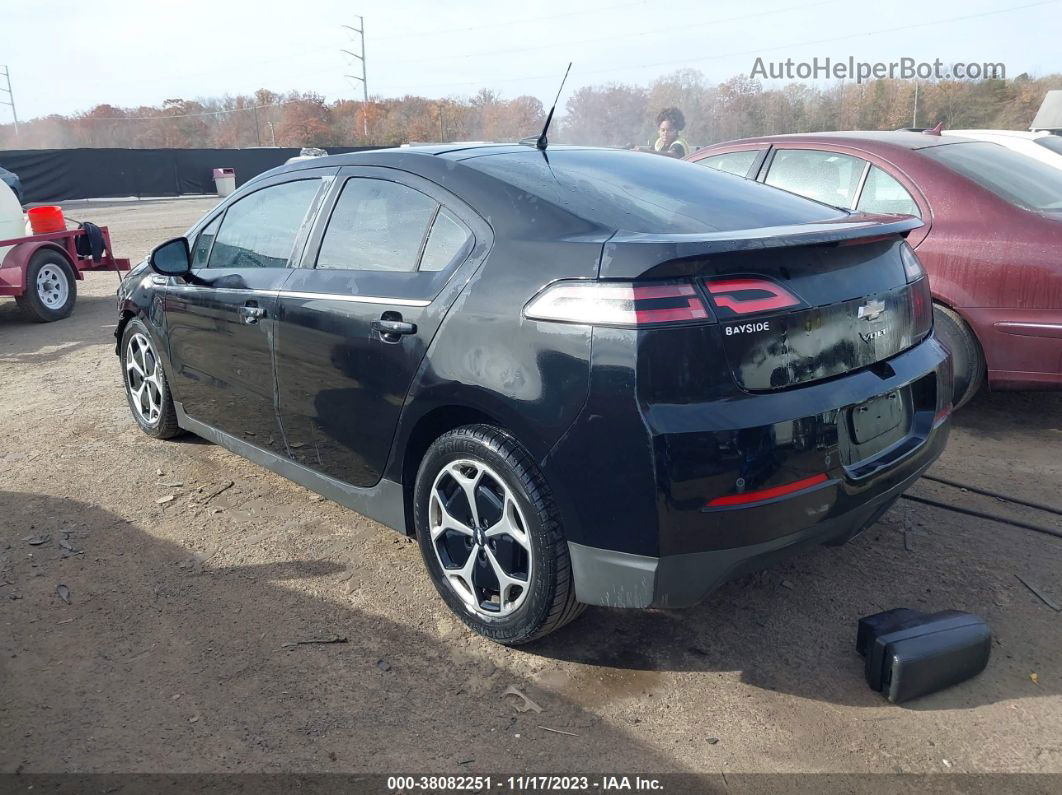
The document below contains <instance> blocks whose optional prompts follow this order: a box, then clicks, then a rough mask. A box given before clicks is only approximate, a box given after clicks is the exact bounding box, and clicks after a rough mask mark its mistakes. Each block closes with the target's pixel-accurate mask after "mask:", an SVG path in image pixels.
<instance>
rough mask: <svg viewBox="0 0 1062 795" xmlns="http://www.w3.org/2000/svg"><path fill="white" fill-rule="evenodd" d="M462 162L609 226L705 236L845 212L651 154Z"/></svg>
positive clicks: (554, 154)
mask: <svg viewBox="0 0 1062 795" xmlns="http://www.w3.org/2000/svg"><path fill="white" fill-rule="evenodd" d="M548 158H549V159H548V160H547V159H546V157H545V156H544V155H543V153H542V152H539V151H537V150H535V149H529V150H528V151H527V152H526V153H524V152H519V153H506V154H498V155H482V156H479V157H471V158H467V159H465V160H463V161H462V163H463V164H464V165H466V166H470V167H471V168H474V169H478V170H480V171H483V172H485V173H487V174H490V175H491V176H493V177H496V178H498V179H500V180H502V181H504V182H507V183H509V184H510V185H513V186H514V187H516V188H518V189H520V190H522V191H524V192H526V193H528V194H530V195H532V196H534V197H537V198H539V199H543V200H545V201H548V202H550V203H551V204H554V205H556V206H559V207H563V208H564V209H566V210H568V211H569V212H571V213H573V214H574V215H577V216H579V217H581V218H584V219H586V220H588V221H591V222H592V223H595V224H599V225H601V226H604V227H606V228H609V229H618V230H623V231H627V232H643V233H652V234H697V233H705V232H729V231H734V230H738V229H757V228H761V227H765V226H783V225H787V224H801V223H813V222H816V221H823V220H827V219H832V218H838V217H843V216H844V213H838V211H837V210H835V209H832V208H830V207H825V206H823V205H821V204H818V203H816V202H812V201H808V200H807V199H804V198H801V197H799V196H792V195H790V194H787V193H784V192H782V191H776V190H769V189H767V188H765V187H763V186H762V185H759V184H757V183H755V182H750V181H749V180H746V179H742V178H741V177H737V176H734V175H732V174H726V173H723V172H720V171H717V170H715V169H711V168H702V167H700V166H698V165H696V164H694V163H686V162H683V161H681V160H673V159H671V158H668V157H661V156H659V155H651V154H646V153H634V152H625V151H622V150H609V149H561V148H557V149H552V148H551V149H550V150H549V152H548Z"/></svg>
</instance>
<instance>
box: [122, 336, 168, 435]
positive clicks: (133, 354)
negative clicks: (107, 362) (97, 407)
mask: <svg viewBox="0 0 1062 795" xmlns="http://www.w3.org/2000/svg"><path fill="white" fill-rule="evenodd" d="M125 384H126V388H127V389H128V390H129V397H130V402H131V403H132V405H133V409H134V410H135V411H136V413H137V414H138V415H139V416H140V418H141V419H142V420H143V421H144V422H145V423H147V424H148V425H154V424H155V423H157V422H158V421H159V417H160V416H161V415H162V390H163V386H162V365H161V364H159V357H158V356H156V355H155V349H154V348H152V347H151V343H150V342H149V341H148V338H147V337H145V336H144V335H143V334H134V335H133V336H132V337H130V338H129V344H128V346H127V347H126V352H125Z"/></svg>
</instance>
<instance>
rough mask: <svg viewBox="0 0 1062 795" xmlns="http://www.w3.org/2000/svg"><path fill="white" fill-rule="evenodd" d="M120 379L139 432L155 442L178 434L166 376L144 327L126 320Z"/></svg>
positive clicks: (178, 428)
mask: <svg viewBox="0 0 1062 795" xmlns="http://www.w3.org/2000/svg"><path fill="white" fill-rule="evenodd" d="M122 376H123V381H124V384H125V397H126V400H128V402H129V410H130V411H131V412H132V413H133V419H134V420H136V424H137V425H139V426H140V429H141V430H142V431H143V432H144V433H146V434H147V435H148V436H153V437H155V438H156V439H170V438H172V437H174V436H178V435H179V434H180V433H181V429H180V427H179V426H178V425H177V410H176V408H175V407H174V405H173V398H172V397H171V396H170V388H169V385H168V384H167V382H166V373H165V371H164V370H163V369H162V362H161V361H160V360H159V355H158V351H157V350H156V349H155V344H154V343H153V342H152V341H151V337H150V335H149V334H148V330H147V327H146V326H145V325H144V324H143V323H142V322H141V321H139V320H136V319H134V320H130V321H129V325H127V326H126V327H125V333H123V334H122Z"/></svg>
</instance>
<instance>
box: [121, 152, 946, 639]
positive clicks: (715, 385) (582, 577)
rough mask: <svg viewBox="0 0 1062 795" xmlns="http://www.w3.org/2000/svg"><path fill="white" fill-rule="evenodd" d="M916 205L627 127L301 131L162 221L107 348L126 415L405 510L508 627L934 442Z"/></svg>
mask: <svg viewBox="0 0 1062 795" xmlns="http://www.w3.org/2000/svg"><path fill="white" fill-rule="evenodd" d="M918 223H919V222H918V221H916V220H913V219H910V218H900V217H896V216H867V215H860V214H850V213H847V212H844V211H841V210H837V209H836V208H833V207H828V206H825V205H822V204H818V203H816V202H813V201H809V200H807V199H803V198H800V197H797V196H794V195H792V194H789V193H786V192H783V191H779V190H776V189H774V188H770V187H766V186H763V185H758V184H755V183H750V182H748V181H746V180H744V179H741V178H740V177H734V176H731V175H729V174H724V173H717V172H711V171H709V170H707V169H703V168H699V167H697V166H695V165H692V164H689V163H683V162H679V161H675V160H671V159H669V158H663V157H654V156H652V155H648V154H640V153H634V152H624V151H613V150H603V149H588V148H565V147H551V148H550V149H548V151H546V152H541V151H538V150H537V149H534V148H529V147H525V146H518V145H491V146H476V147H466V148H454V147H449V148H447V147H445V146H439V147H430V148H423V149H416V148H415V149H403V150H383V151H377V152H371V153H359V154H350V155H339V156H334V157H328V158H320V159H315V160H311V161H304V162H300V163H295V164H291V165H288V166H285V167H282V168H280V169H276V170H274V171H271V172H269V173H267V174H264V175H262V176H260V177H258V178H256V179H254V180H252V181H251V182H249V183H248V184H246V185H244V186H243V187H242V188H241V189H240V190H239V191H237V192H236V193H234V194H233V195H231V196H230V197H228V198H227V199H226V200H225V201H224V202H222V203H221V204H220V205H218V207H217V208H215V209H214V210H212V211H211V212H210V213H209V214H208V215H207V216H206V217H204V218H203V219H202V220H201V221H200V222H199V223H198V224H196V225H195V226H194V227H193V228H192V229H191V230H190V231H189V232H188V234H187V235H186V236H185V237H182V238H178V239H176V240H173V241H170V242H168V243H165V244H163V245H161V246H159V247H158V248H157V249H156V250H155V251H154V252H153V254H152V257H151V260H150V269H149V268H148V267H147V265H146V264H144V265H141V266H140V267H138V268H137V269H136V271H134V274H133V277H132V278H127V279H126V280H125V282H124V283H123V285H122V287H121V288H120V290H119V299H118V308H119V311H120V313H121V317H120V322H119V325H118V329H117V332H116V336H117V339H118V349H117V350H118V353H119V355H120V357H121V363H122V373H123V378H124V380H125V387H126V392H127V396H128V399H129V404H130V407H131V409H132V413H133V417H134V418H135V419H136V421H137V422H138V423H139V424H140V426H141V428H143V430H144V431H145V432H146V433H148V434H149V435H151V436H154V437H157V438H168V437H171V436H174V435H176V434H178V433H180V432H181V431H182V430H184V431H191V432H193V433H195V434H198V435H200V436H203V437H205V438H207V439H210V440H213V441H215V442H217V443H218V444H221V445H223V446H225V447H227V448H228V449H230V450H232V451H234V452H236V453H238V454H240V455H243V456H245V457H247V458H249V459H251V460H253V461H256V462H258V463H260V464H262V465H263V466H265V467H268V468H270V469H272V470H274V471H276V472H278V473H280V474H282V475H284V476H285V477H288V478H290V479H292V480H294V481H296V482H298V483H301V484H303V485H304V486H306V487H308V488H310V489H312V490H314V491H316V492H318V493H320V494H322V495H324V496H326V497H328V498H330V499H332V500H335V501H336V502H339V503H342V504H343V505H346V506H348V507H350V508H352V509H354V510H356V511H358V512H360V513H362V514H365V515H367V516H370V517H373V518H375V519H377V520H379V521H380V522H382V523H383V524H385V525H388V526H390V527H392V528H395V529H396V530H398V531H399V532H402V533H407V534H411V535H414V534H415V535H416V537H417V539H418V541H419V543H420V548H421V551H422V553H423V557H424V562H425V565H426V567H427V569H428V572H429V574H430V575H431V577H432V579H433V580H434V583H435V585H436V587H437V589H438V591H439V593H440V594H441V595H442V597H443V599H444V600H445V601H446V602H447V604H448V605H449V606H450V608H451V609H452V610H453V611H454V612H455V613H457V614H458V615H459V616H460V617H461V618H462V619H463V620H464V621H465V622H466V623H467V624H469V625H470V626H471V627H473V628H474V629H475V630H477V631H479V632H481V633H482V634H484V635H486V636H488V637H490V638H492V639H494V640H496V641H498V642H501V643H508V644H515V643H520V642H525V641H529V640H532V639H534V638H537V637H540V636H542V635H544V634H546V633H547V632H550V631H552V630H554V629H556V628H557V627H560V626H562V625H563V624H564V623H566V622H567V621H569V620H571V619H572V618H574V617H575V616H577V615H578V614H579V613H580V611H581V608H582V606H583V605H586V604H591V605H609V606H614V607H651V606H662V607H679V606H686V605H692V604H695V603H696V602H698V601H699V600H700V599H702V598H703V597H704V596H705V595H706V594H708V593H709V592H710V591H711V590H712V589H713V588H714V587H716V586H717V585H718V584H720V583H721V582H723V581H724V580H726V579H728V578H730V577H733V576H734V575H736V574H739V573H741V572H744V571H747V570H750V569H752V568H755V567H762V566H763V565H764V564H765V563H766V562H767V561H769V560H770V559H773V558H775V557H776V556H778V555H780V554H781V553H788V552H789V551H791V550H794V549H796V548H798V547H801V546H803V545H807V544H816V543H822V542H830V543H839V542H843V541H844V540H847V539H848V538H850V537H851V536H853V535H854V534H856V533H858V532H859V531H861V530H862V529H863V528H865V527H867V526H868V525H869V524H871V523H873V522H874V521H875V520H876V519H877V517H878V516H880V515H881V514H882V513H883V512H884V511H885V510H886V509H887V508H888V507H889V505H890V504H891V503H892V502H893V501H894V500H895V499H896V498H897V497H898V496H899V494H900V493H901V492H902V491H903V490H904V489H905V488H906V487H907V486H908V485H909V484H910V483H911V482H912V481H914V480H915V479H916V478H917V477H918V476H919V475H920V474H921V473H922V472H923V471H924V470H925V469H926V467H928V466H929V465H930V464H931V463H932V462H933V461H934V460H935V459H936V457H937V456H938V455H939V454H940V452H941V450H942V449H943V447H944V445H945V441H946V438H947V433H948V427H947V417H948V414H949V411H950V403H949V395H950V394H951V387H950V381H951V371H950V362H949V359H948V354H947V353H946V351H945V350H944V348H943V347H942V346H941V345H940V344H938V343H937V341H936V340H935V339H934V337H933V335H932V305H931V302H930V296H929V290H928V287H927V284H926V279H925V275H924V273H923V271H922V268H921V265H920V264H919V262H918V260H917V258H916V257H915V255H914V254H913V252H912V251H911V249H910V248H909V247H908V245H907V244H906V242H905V241H904V237H905V235H906V234H907V233H908V232H909V231H910V230H911V229H912V228H914V227H916V226H917V225H918Z"/></svg>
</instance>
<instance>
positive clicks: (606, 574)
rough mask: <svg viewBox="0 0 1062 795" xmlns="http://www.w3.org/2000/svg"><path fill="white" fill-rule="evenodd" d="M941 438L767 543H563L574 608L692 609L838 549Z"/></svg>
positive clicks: (889, 500) (883, 506) (893, 495)
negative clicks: (862, 497)
mask: <svg viewBox="0 0 1062 795" xmlns="http://www.w3.org/2000/svg"><path fill="white" fill-rule="evenodd" d="M944 438H945V435H944V434H941V435H940V436H939V438H938V440H936V443H935V445H934V446H936V447H938V448H939V449H937V450H935V451H932V452H931V451H926V452H927V453H930V454H929V455H927V456H926V457H925V460H924V462H923V463H921V464H920V465H919V466H918V468H917V470H916V471H915V472H913V473H912V474H910V475H908V476H907V477H906V478H905V479H904V480H902V481H901V482H899V483H897V484H896V485H895V486H893V487H892V488H891V489H889V490H888V491H886V492H884V493H882V494H879V495H878V496H876V497H874V498H872V499H870V500H868V501H866V502H864V503H863V504H862V505H860V506H859V507H858V508H854V509H853V510H851V511H849V512H848V513H846V514H844V515H841V516H836V517H833V518H830V519H824V520H822V521H820V522H818V523H816V524H814V525H812V526H810V527H807V528H804V529H802V530H799V531H797V532H795V533H790V534H788V535H785V536H781V537H779V538H773V539H771V540H769V541H763V542H760V543H757V544H750V545H748V546H741V547H734V548H731V549H717V550H710V551H706V552H691V553H686V554H681V555H667V556H664V557H650V556H646V555H631V554H628V553H624V552H613V551H612V550H607V549H600V548H597V547H588V546H583V545H582V544H575V543H572V542H569V543H568V551H569V554H570V556H571V561H572V572H573V574H574V577H575V589H576V598H578V600H579V601H580V602H585V603H586V604H592V605H603V606H606V607H666V608H678V607H692V606H693V605H696V604H698V603H699V602H701V601H702V600H703V599H704V598H705V597H707V596H708V595H709V594H710V593H711V592H712V591H714V590H715V589H716V588H718V587H719V586H720V585H722V584H723V583H725V582H727V581H728V580H732V579H734V578H735V577H738V576H740V575H742V574H746V573H748V572H752V571H758V570H760V569H763V568H766V567H768V566H770V565H772V564H774V563H777V562H778V561H781V560H784V559H785V558H787V557H789V556H791V555H794V554H797V553H798V552H800V551H801V550H803V549H805V548H807V547H811V546H816V545H818V544H831V543H832V544H841V543H844V542H845V541H848V540H849V539H850V538H852V537H853V536H855V535H857V534H858V533H860V532H861V531H863V530H864V529H866V528H867V527H869V526H870V525H871V524H873V523H874V522H875V521H877V519H878V518H879V517H880V516H881V515H882V514H884V513H885V511H887V510H888V509H889V507H890V506H891V505H892V504H893V502H895V501H896V499H897V498H898V497H899V496H900V494H902V493H903V492H904V491H905V490H906V489H907V488H908V487H909V486H910V485H911V484H912V483H914V482H915V481H916V480H918V478H920V477H921V476H922V473H923V472H925V470H926V469H927V468H929V466H930V465H931V464H932V463H933V461H935V460H936V458H937V455H939V453H940V450H942V449H943V446H944Z"/></svg>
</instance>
